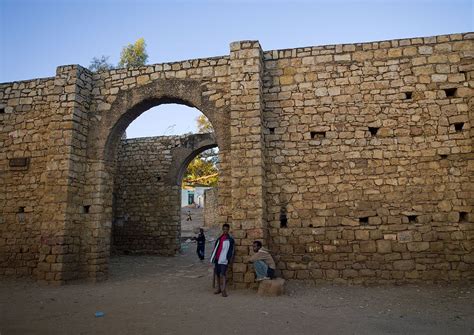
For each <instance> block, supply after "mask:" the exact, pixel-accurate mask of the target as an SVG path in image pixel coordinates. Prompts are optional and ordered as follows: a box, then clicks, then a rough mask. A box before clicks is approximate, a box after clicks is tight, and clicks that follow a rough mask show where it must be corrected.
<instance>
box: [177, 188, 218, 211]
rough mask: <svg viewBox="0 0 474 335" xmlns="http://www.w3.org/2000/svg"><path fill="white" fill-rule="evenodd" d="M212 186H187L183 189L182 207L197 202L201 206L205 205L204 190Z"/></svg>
mask: <svg viewBox="0 0 474 335" xmlns="http://www.w3.org/2000/svg"><path fill="white" fill-rule="evenodd" d="M211 188H212V187H208V186H197V187H186V188H183V189H181V207H186V206H190V205H193V204H195V205H196V206H199V207H201V208H203V207H204V191H205V190H209V189H211Z"/></svg>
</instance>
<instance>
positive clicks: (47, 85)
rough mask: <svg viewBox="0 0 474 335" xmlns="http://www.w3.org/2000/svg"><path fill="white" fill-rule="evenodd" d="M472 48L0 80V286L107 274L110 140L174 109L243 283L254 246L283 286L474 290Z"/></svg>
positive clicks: (416, 44)
mask: <svg viewBox="0 0 474 335" xmlns="http://www.w3.org/2000/svg"><path fill="white" fill-rule="evenodd" d="M473 37H474V35H473V34H472V33H465V34H453V35H445V36H435V37H427V38H411V39H403V40H394V41H381V42H372V43H362V44H346V45H329V46H319V47H306V48H297V49H288V50H271V51H265V52H263V51H262V50H261V48H260V45H259V43H258V42H256V41H242V42H235V43H232V44H231V47H230V54H229V55H228V56H223V57H215V58H208V59H196V60H188V61H182V62H176V63H166V64H156V65H149V66H144V67H140V68H131V69H117V70H110V71H104V72H100V73H91V72H89V71H88V70H86V69H84V68H82V67H80V66H61V67H59V68H58V69H57V73H56V76H55V77H52V78H44V79H35V80H30V81H22V82H14V83H4V84H0V122H1V123H0V125H1V128H0V144H1V145H0V171H1V173H0V210H1V212H0V275H16V276H22V275H25V276H28V275H32V276H34V277H35V278H38V279H39V280H44V281H48V282H52V283H64V282H67V281H69V280H74V279H79V278H89V279H92V280H99V279H102V278H105V277H106V275H107V264H108V257H109V254H110V236H111V225H112V220H113V197H112V194H113V192H114V177H115V176H116V171H117V164H116V163H117V162H116V159H117V150H119V145H120V137H121V135H122V133H123V131H124V130H125V128H126V127H127V126H128V125H129V124H130V122H132V121H133V120H134V119H135V118H136V117H138V116H139V115H140V114H141V113H142V112H144V111H145V110H147V109H149V108H150V107H152V106H157V105H160V104H163V103H181V104H185V105H188V106H192V107H196V108H197V109H199V110H200V111H201V112H202V113H203V114H205V115H206V116H207V117H208V119H209V120H210V121H211V123H212V124H213V126H214V129H215V131H216V133H215V138H214V139H215V143H213V144H212V145H214V144H217V145H218V146H219V155H220V161H221V166H220V171H221V177H220V191H219V204H218V208H219V220H220V221H221V223H224V222H227V223H229V224H230V225H231V230H232V232H233V235H234V237H235V241H236V250H237V255H236V258H235V262H234V264H233V281H234V283H235V285H236V286H237V287H246V286H248V285H249V284H250V283H252V282H253V279H254V278H253V273H252V271H250V268H249V266H248V264H247V259H248V255H249V253H250V249H251V243H252V241H253V240H254V239H260V240H263V242H264V243H265V244H267V245H268V246H269V247H270V248H271V249H272V251H274V252H275V253H276V254H277V256H278V257H277V260H278V268H279V270H280V271H281V274H282V276H284V277H285V278H298V279H313V280H316V281H318V280H330V281H344V282H356V283H357V282H394V281H403V282H406V281H420V280H424V281H425V280H469V279H472V278H473V276H474V251H473V245H472V236H473V234H474V224H473V222H472V221H473V219H472V217H473V215H472V211H473V202H472V199H473V197H472V190H471V189H470V188H469V187H471V186H472V185H471V184H472V171H473V164H471V163H472V123H473V113H472V112H471V113H469V111H472V109H473V87H474V83H473V78H474V68H473V66H472V54H473V52H474V43H473ZM198 142H199V141H198ZM208 144H209V143H208ZM209 145H210V144H209ZM204 147H205V145H203V146H202V148H204ZM179 148H180V145H178V146H177V147H176V150H175V151H179V150H178V149H179ZM197 150H198V151H199V150H200V149H197ZM191 156H192V151H191V153H188V156H186V157H187V158H185V159H184V160H186V159H189V158H190V157H191ZM173 164H175V165H173ZM173 164H171V163H170V170H169V171H171V172H170V173H169V174H168V173H167V174H166V175H165V176H160V178H162V179H160V181H161V182H163V183H169V185H172V184H173V182H175V181H176V180H177V179H176V178H178V177H179V173H180V167H181V166H182V164H181V163H179V162H178V160H176V161H175V163H173ZM180 164H181V165H180ZM471 188H472V187H471ZM162 222H164V221H162ZM155 223H156V226H155V227H158V222H155ZM158 231H159V229H158ZM160 236H165V235H160ZM161 241H162V240H161ZM155 242H156V243H158V244H159V243H161V242H160V239H159V238H158V239H157V240H156V241H155ZM155 242H153V243H155Z"/></svg>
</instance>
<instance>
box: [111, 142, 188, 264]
mask: <svg viewBox="0 0 474 335" xmlns="http://www.w3.org/2000/svg"><path fill="white" fill-rule="evenodd" d="M180 140H181V139H180V137H174V136H169V137H156V138H155V137H154V138H138V139H129V140H123V141H122V143H121V146H120V149H119V152H118V158H117V173H116V176H115V183H114V185H115V190H114V200H115V204H114V221H113V223H112V239H113V243H112V245H113V248H114V249H115V250H116V251H118V252H127V253H156V254H161V255H168V256H171V255H174V254H175V253H176V251H177V250H178V249H179V245H180V244H179V238H180V187H179V186H178V185H167V184H166V183H165V176H166V175H167V174H168V171H169V168H170V166H171V161H172V158H173V157H172V154H171V149H173V148H175V147H176V146H179V145H180V144H181V143H180V142H181V141H180Z"/></svg>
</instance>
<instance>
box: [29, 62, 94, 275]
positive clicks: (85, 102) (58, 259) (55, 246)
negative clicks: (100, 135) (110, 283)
mask: <svg viewBox="0 0 474 335" xmlns="http://www.w3.org/2000/svg"><path fill="white" fill-rule="evenodd" d="M91 80H92V79H91V73H90V72H89V71H87V70H86V69H84V68H82V67H80V66H77V65H73V66H71V65H70V66H61V67H58V69H57V74H56V78H55V81H54V95H53V96H52V98H51V101H50V108H51V121H50V122H49V124H48V133H49V137H48V140H47V142H48V143H47V147H48V151H47V157H46V171H44V173H43V175H42V180H43V181H44V183H45V195H44V197H43V199H42V208H43V211H42V223H41V246H40V250H39V251H40V253H39V254H40V255H39V261H38V266H37V268H36V270H35V274H36V276H37V278H38V279H39V280H42V281H47V282H49V283H56V284H61V283H64V282H65V281H67V280H72V279H76V278H77V277H78V270H79V257H80V256H79V252H80V243H81V242H80V230H81V226H82V225H81V223H82V219H83V217H82V211H83V206H82V205H83V204H82V199H81V196H82V195H83V185H84V182H85V174H84V170H85V158H86V138H87V129H88V118H87V110H88V108H89V99H90V92H91V88H92V85H91Z"/></svg>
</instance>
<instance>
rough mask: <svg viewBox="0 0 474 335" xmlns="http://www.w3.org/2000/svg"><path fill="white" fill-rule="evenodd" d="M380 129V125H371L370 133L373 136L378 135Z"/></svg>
mask: <svg viewBox="0 0 474 335" xmlns="http://www.w3.org/2000/svg"><path fill="white" fill-rule="evenodd" d="M379 129H380V128H378V127H369V132H370V135H371V136H377V133H378V132H379Z"/></svg>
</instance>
